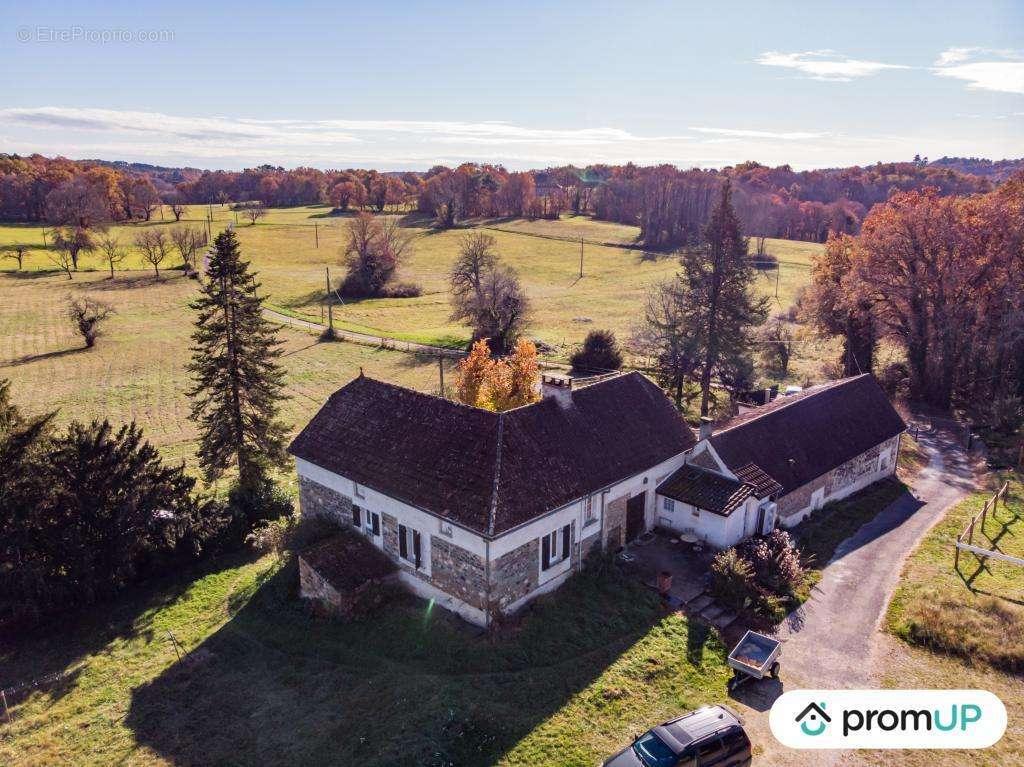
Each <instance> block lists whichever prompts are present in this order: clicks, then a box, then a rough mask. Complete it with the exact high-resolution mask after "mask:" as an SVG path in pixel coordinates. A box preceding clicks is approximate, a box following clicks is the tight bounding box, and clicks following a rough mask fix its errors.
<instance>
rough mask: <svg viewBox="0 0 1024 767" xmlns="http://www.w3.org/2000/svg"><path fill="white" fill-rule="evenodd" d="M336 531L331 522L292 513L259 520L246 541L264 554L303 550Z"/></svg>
mask: <svg viewBox="0 0 1024 767" xmlns="http://www.w3.org/2000/svg"><path fill="white" fill-rule="evenodd" d="M336 532H337V527H335V526H334V525H332V524H331V523H330V522H327V521H325V520H322V519H318V518H316V517H300V516H296V515H294V514H292V515H289V516H286V517H281V518H280V519H265V520H262V521H260V522H257V523H256V524H255V525H254V526H253V529H252V532H251V533H249V534H248V535H247V536H245V542H246V544H248V545H249V546H252V547H253V548H254V549H256V551H259V552H260V553H262V554H281V553H282V552H285V551H301V550H302V549H304V548H306V547H307V546H311V545H312V544H314V543H316V542H317V541H320V540H323V539H324V538H326V537H327V536H329V535H331V534H332V533H336Z"/></svg>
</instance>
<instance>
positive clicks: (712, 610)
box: [700, 604, 726, 624]
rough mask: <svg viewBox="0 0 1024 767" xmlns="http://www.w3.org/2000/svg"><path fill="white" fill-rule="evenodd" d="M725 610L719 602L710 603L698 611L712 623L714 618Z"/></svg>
mask: <svg viewBox="0 0 1024 767" xmlns="http://www.w3.org/2000/svg"><path fill="white" fill-rule="evenodd" d="M725 611H726V610H725V608H724V607H722V606H721V605H720V604H712V605H709V606H708V607H705V608H704V609H703V610H701V611H700V617H701V618H703V619H704V620H706V621H707V622H708V623H712V624H713V623H714V620H715V618H717V617H718V616H719V615H721V614H722V613H724V612H725Z"/></svg>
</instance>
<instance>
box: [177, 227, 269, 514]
mask: <svg viewBox="0 0 1024 767" xmlns="http://www.w3.org/2000/svg"><path fill="white" fill-rule="evenodd" d="M258 287H259V285H258V283H257V282H256V280H255V275H253V274H252V273H250V272H249V262H247V261H243V260H242V258H241V252H240V250H239V247H238V238H237V237H236V236H235V233H234V232H232V231H230V230H228V231H225V232H222V233H221V234H219V235H217V238H216V239H215V240H214V251H213V253H212V255H211V256H210V264H209V268H208V270H207V273H206V281H205V283H204V284H203V287H202V294H201V295H200V297H199V298H197V299H196V300H195V302H193V304H192V308H193V309H195V310H196V312H197V313H198V316H197V318H196V328H195V331H194V332H193V334H192V340H193V341H194V345H193V347H192V352H193V358H192V363H191V364H190V365H189V371H190V372H191V373H192V375H193V380H194V382H195V386H194V387H193V388H192V390H191V391H190V392H189V395H190V396H191V397H192V400H193V401H192V420H194V421H195V422H196V423H198V424H199V427H200V430H201V437H200V444H199V461H200V464H201V465H202V467H203V469H204V471H205V473H206V477H207V479H208V480H213V479H216V478H217V477H219V476H221V475H222V474H223V473H224V471H225V470H227V469H228V468H229V467H231V466H235V467H237V469H238V478H239V488H240V489H241V491H242V493H243V495H244V496H251V495H253V494H254V493H257V494H258V493H260V490H261V488H263V487H264V486H265V484H266V482H267V479H266V470H267V469H268V468H269V467H271V466H281V465H283V464H284V461H285V457H286V454H285V427H284V425H283V424H282V423H281V422H280V421H279V420H278V403H279V402H280V401H281V399H283V395H282V394H281V388H282V386H283V378H284V371H283V370H282V368H281V366H280V365H278V363H277V359H278V357H280V355H281V352H280V349H279V348H278V341H277V339H276V337H275V334H274V331H273V328H272V327H271V326H270V324H269V323H268V322H267V321H266V320H265V319H264V318H263V315H262V312H261V309H262V307H261V303H260V299H259V298H258V297H257V295H256V289H257V288H258Z"/></svg>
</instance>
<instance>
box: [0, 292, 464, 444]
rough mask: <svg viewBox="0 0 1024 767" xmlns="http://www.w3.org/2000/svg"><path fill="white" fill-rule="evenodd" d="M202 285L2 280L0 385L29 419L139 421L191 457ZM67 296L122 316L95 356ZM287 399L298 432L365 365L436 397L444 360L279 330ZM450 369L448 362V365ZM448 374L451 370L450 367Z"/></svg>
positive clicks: (288, 416) (154, 437) (154, 438)
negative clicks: (68, 312) (47, 414)
mask: <svg viewBox="0 0 1024 767" xmlns="http://www.w3.org/2000/svg"><path fill="white" fill-rule="evenodd" d="M196 291H197V284H196V282H195V281H193V280H189V279H186V278H184V277H182V276H181V272H169V273H168V274H167V276H166V278H162V279H161V280H159V281H158V280H156V279H154V277H153V275H152V274H147V273H145V272H119V273H118V277H117V279H115V280H108V279H107V278H106V276H105V275H104V274H103V273H85V274H79V275H77V276H76V277H75V279H74V280H71V281H69V280H67V279H66V278H65V277H63V276H61V275H56V274H46V273H25V274H22V275H15V274H10V273H5V274H0V378H9V379H11V382H12V396H13V398H14V401H15V402H16V403H17V404H18V405H20V406H21V407H22V409H23V410H24V411H25V412H28V413H39V412H44V411H49V410H53V409H57V408H59V409H60V411H61V412H60V418H61V419H64V420H70V419H71V418H77V419H79V420H87V419H91V418H109V419H111V420H112V421H114V422H124V421H130V420H132V419H134V420H136V421H137V422H138V423H139V424H140V425H141V426H143V428H144V429H145V431H146V436H147V438H148V439H149V440H150V441H151V442H152V443H153V444H154V445H156V446H157V447H159V448H160V450H161V453H162V454H163V455H164V456H165V457H167V458H171V459H175V460H177V459H180V458H191V456H192V454H193V453H194V448H195V438H196V432H195V428H194V425H193V424H192V422H191V421H189V420H188V413H189V398H188V396H187V394H186V392H187V390H188V386H189V377H188V373H187V371H186V369H185V366H186V365H187V364H188V361H189V359H190V356H191V353H190V351H189V344H190V340H189V337H190V334H191V332H192V322H193V316H192V311H191V310H190V309H189V307H188V303H189V302H190V301H191V300H192V298H193V297H194V296H195V294H196ZM69 294H76V295H88V296H92V297H94V298H98V299H100V300H103V301H106V302H108V303H110V304H112V305H113V306H114V307H115V308H116V310H117V314H116V315H114V316H113V317H112V318H111V319H110V320H109V321H108V323H107V324H106V326H105V335H104V336H102V337H101V338H100V339H99V341H98V342H97V345H96V347H95V348H94V349H92V350H85V349H84V348H83V344H82V341H81V339H80V338H79V337H78V336H77V335H75V334H74V333H73V331H72V327H71V323H70V321H69V320H68V319H67V317H66V316H65V314H64V311H65V309H64V307H65V301H66V298H67V296H68V295H69ZM279 336H280V338H281V340H282V341H283V349H284V352H285V355H284V357H283V358H282V360H281V362H282V364H283V365H284V367H285V369H286V371H287V379H286V382H287V389H286V394H288V396H289V399H288V400H287V401H286V402H285V403H284V405H283V417H284V419H285V421H286V423H288V424H289V426H293V427H299V426H301V425H303V424H305V423H306V421H307V420H308V419H309V418H310V417H311V416H312V414H313V413H314V412H315V411H316V410H317V409H318V408H319V407H320V405H322V404H323V402H324V401H325V400H326V398H327V396H328V394H330V393H331V392H333V391H334V390H335V389H337V388H339V387H340V386H341V385H342V384H344V383H346V382H347V381H348V380H349V379H350V378H352V377H353V376H355V375H357V374H358V373H359V369H360V368H363V369H364V370H365V372H366V374H367V375H373V376H376V377H378V378H382V379H384V380H388V381H394V382H397V383H402V384H405V385H407V386H412V387H414V388H419V389H423V390H430V389H431V388H436V386H437V361H436V359H434V358H429V359H422V358H418V357H416V356H413V355H409V354H404V353H401V352H390V351H378V350H375V349H373V348H369V347H364V346H357V345H354V344H343V343H327V344H325V343H317V342H316V338H315V337H314V336H312V335H310V334H307V333H304V332H302V331H299V330H294V329H290V328H282V329H281V330H280V331H279ZM448 364H449V366H450V363H448ZM448 372H449V373H451V372H452V370H451V368H450V367H449V370H448Z"/></svg>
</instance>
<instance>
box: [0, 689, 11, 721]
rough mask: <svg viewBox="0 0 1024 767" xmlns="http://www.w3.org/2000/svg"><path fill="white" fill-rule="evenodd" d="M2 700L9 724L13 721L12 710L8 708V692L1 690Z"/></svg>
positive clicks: (0, 696)
mask: <svg viewBox="0 0 1024 767" xmlns="http://www.w3.org/2000/svg"><path fill="white" fill-rule="evenodd" d="M0 701H3V704H4V719H5V720H7V724H10V723H11V711H10V709H8V708H7V693H6V692H4V691H3V690H0Z"/></svg>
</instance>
